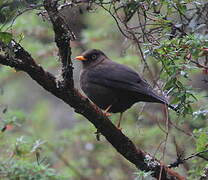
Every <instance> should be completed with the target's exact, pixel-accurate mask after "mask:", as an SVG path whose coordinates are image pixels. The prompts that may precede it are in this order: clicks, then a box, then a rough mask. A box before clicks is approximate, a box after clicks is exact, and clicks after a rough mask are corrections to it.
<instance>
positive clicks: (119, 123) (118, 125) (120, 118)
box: [117, 112, 123, 130]
mask: <svg viewBox="0 0 208 180" xmlns="http://www.w3.org/2000/svg"><path fill="white" fill-rule="evenodd" d="M122 115H123V112H121V113H120V116H119V121H118V124H117V128H118V129H119V130H121V128H120V126H121V120H122Z"/></svg>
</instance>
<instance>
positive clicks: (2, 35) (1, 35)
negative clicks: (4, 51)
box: [0, 32, 12, 44]
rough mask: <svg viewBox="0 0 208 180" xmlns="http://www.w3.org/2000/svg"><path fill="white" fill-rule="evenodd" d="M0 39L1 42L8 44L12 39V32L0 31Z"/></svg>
mask: <svg viewBox="0 0 208 180" xmlns="http://www.w3.org/2000/svg"><path fill="white" fill-rule="evenodd" d="M0 40H1V41H2V42H3V43H5V44H8V43H9V42H10V41H11V40H12V34H11V33H8V32H0Z"/></svg>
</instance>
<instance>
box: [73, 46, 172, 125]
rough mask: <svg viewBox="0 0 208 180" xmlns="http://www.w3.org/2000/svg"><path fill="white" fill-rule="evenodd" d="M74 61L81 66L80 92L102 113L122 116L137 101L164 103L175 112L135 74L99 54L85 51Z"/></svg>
mask: <svg viewBox="0 0 208 180" xmlns="http://www.w3.org/2000/svg"><path fill="white" fill-rule="evenodd" d="M76 59H77V60H81V61H82V63H83V69H82V71H81V75H80V85H81V88H82V90H83V91H84V93H85V94H86V95H87V96H88V97H89V98H90V100H91V101H93V102H94V103H95V104H96V105H97V106H99V107H100V108H101V109H103V110H105V112H112V113H117V112H120V113H121V116H122V113H123V112H124V111H126V110H127V109H128V108H130V107H131V106H132V105H133V104H134V103H136V102H139V101H143V102H153V103H161V104H166V105H167V106H169V107H170V108H172V109H175V108H174V107H173V106H171V105H169V104H168V102H167V100H165V98H163V97H161V96H158V95H157V94H156V93H154V92H153V89H152V87H151V86H150V85H149V84H148V83H147V82H146V81H145V80H144V79H142V78H141V77H140V76H139V74H138V73H137V72H136V71H134V70H133V69H131V68H129V67H127V66H125V65H122V64H118V63H116V62H114V61H112V60H111V59H109V58H108V57H107V56H106V55H105V54H104V53H103V52H102V51H100V50H97V49H92V50H88V51H85V52H84V53H82V55H81V56H77V57H76ZM121 116H120V120H119V123H118V126H120V121H121Z"/></svg>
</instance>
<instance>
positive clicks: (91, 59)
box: [75, 49, 108, 66]
mask: <svg viewBox="0 0 208 180" xmlns="http://www.w3.org/2000/svg"><path fill="white" fill-rule="evenodd" d="M75 59H76V60H80V61H82V63H83V65H84V66H88V65H92V64H97V63H99V62H101V61H103V60H104V59H108V58H107V57H106V55H105V54H104V53H103V52H102V51H100V50H97V49H91V50H87V51H85V52H83V53H82V55H81V56H77V57H75Z"/></svg>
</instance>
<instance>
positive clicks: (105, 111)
mask: <svg viewBox="0 0 208 180" xmlns="http://www.w3.org/2000/svg"><path fill="white" fill-rule="evenodd" d="M111 107H112V105H110V106H108V107H107V108H106V109H105V110H104V111H103V113H104V114H105V115H106V116H111V113H109V112H108V111H109V109H110V108H111Z"/></svg>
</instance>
